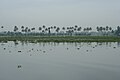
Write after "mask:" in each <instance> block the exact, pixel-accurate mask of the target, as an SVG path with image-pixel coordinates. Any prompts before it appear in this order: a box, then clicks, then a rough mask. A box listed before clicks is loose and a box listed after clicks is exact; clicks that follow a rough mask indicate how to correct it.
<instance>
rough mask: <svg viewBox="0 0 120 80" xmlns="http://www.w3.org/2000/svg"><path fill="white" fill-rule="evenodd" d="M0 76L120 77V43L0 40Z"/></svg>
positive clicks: (45, 79)
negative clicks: (5, 41) (3, 41)
mask: <svg viewBox="0 0 120 80" xmlns="http://www.w3.org/2000/svg"><path fill="white" fill-rule="evenodd" d="M0 80H120V43H117V42H115V43H95V42H94V43H83V42H82V43H25V42H7V43H2V42H1V43H0Z"/></svg>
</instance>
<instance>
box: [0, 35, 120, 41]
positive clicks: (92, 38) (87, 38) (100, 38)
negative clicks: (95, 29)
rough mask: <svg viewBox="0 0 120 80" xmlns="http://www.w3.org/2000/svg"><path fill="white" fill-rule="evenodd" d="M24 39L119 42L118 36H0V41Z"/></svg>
mask: <svg viewBox="0 0 120 80" xmlns="http://www.w3.org/2000/svg"><path fill="white" fill-rule="evenodd" d="M7 41H26V42H33V43H35V42H120V37H114V36H65V37H63V36H44V37H35V36H28V37H26V36H12V37H6V36H5V37H0V42H7Z"/></svg>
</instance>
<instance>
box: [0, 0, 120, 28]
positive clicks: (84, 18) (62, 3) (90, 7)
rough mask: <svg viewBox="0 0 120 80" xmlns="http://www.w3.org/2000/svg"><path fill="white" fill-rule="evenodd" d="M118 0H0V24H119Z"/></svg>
mask: <svg viewBox="0 0 120 80" xmlns="http://www.w3.org/2000/svg"><path fill="white" fill-rule="evenodd" d="M119 15H120V0H0V26H5V27H6V29H8V30H9V29H12V27H13V26H15V25H16V26H19V27H20V26H22V25H23V26H27V27H39V26H42V25H46V26H54V25H55V26H58V27H63V26H64V27H68V26H74V25H78V26H81V27H92V28H95V27H96V26H111V27H113V28H115V27H117V26H118V25H120V16H119Z"/></svg>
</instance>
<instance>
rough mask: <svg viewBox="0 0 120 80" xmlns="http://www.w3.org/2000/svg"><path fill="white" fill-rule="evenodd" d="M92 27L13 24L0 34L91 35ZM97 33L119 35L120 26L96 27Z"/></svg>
mask: <svg viewBox="0 0 120 80" xmlns="http://www.w3.org/2000/svg"><path fill="white" fill-rule="evenodd" d="M2 29H4V26H1V30H2ZM92 30H93V29H92V27H86V28H82V27H80V26H77V25H75V26H74V27H57V26H51V27H47V26H45V25H43V26H41V27H38V28H35V27H33V28H29V27H25V26H21V27H18V26H14V29H13V31H3V33H0V35H37V36H39V35H91V33H92V32H93V31H92ZM96 31H97V33H103V35H109V34H113V35H116V36H120V26H117V28H116V29H115V30H113V29H112V27H109V26H105V27H99V26H97V27H96Z"/></svg>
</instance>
